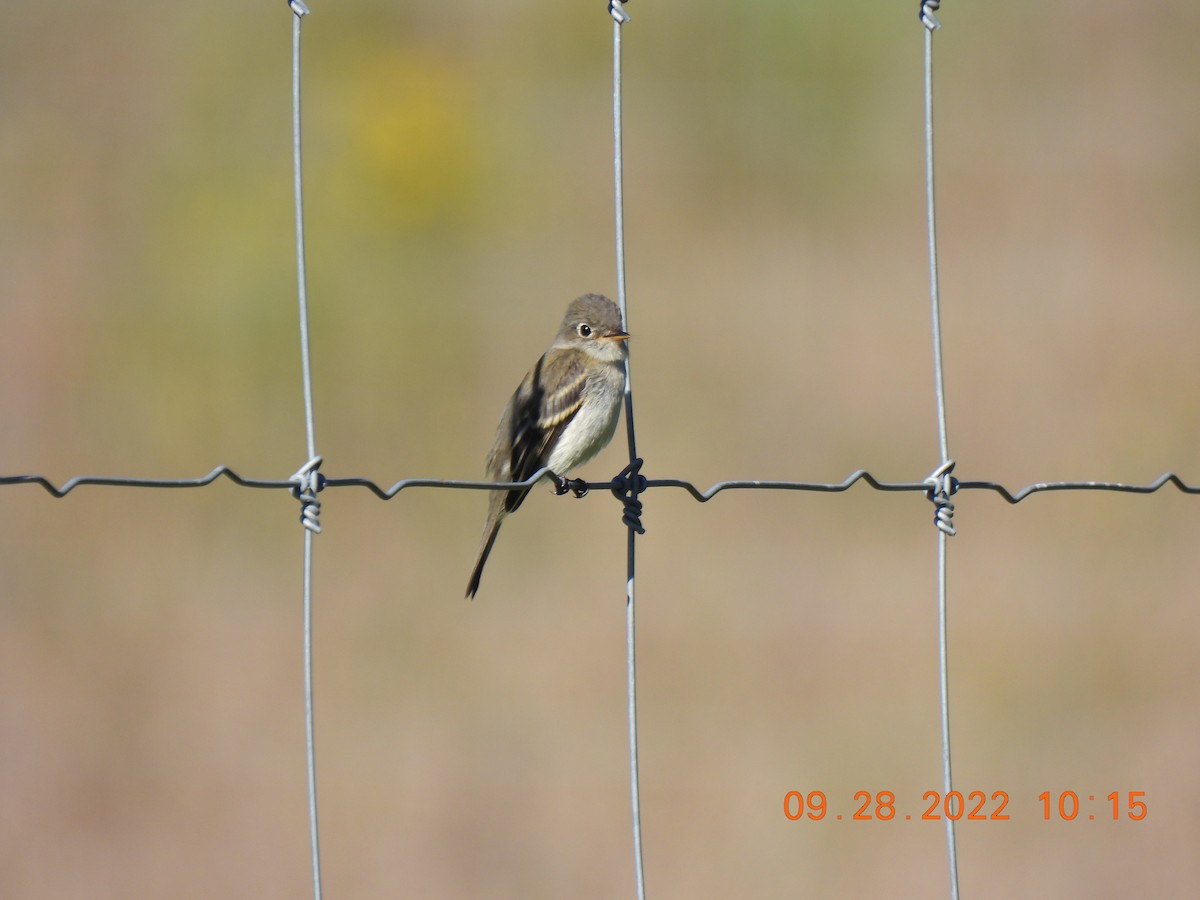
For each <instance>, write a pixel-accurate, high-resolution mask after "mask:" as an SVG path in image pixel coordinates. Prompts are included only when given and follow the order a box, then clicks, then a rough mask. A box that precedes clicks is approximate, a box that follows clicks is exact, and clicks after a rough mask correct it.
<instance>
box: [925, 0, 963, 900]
mask: <svg viewBox="0 0 1200 900" xmlns="http://www.w3.org/2000/svg"><path fill="white" fill-rule="evenodd" d="M939 5H940V2H939V0H923V2H922V3H921V24H922V25H924V26H925V211H926V221H927V224H928V230H929V305H930V318H931V320H932V325H933V373H934V378H933V380H934V395H935V399H936V402H937V420H938V443H939V445H940V448H941V452H942V462H941V465H939V466H938V467H937V468H936V469H935V470H934V472H933V474H932V475H930V476H929V479H928V482H929V499H930V500H932V501H933V503H934V507H935V509H936V512H935V513H934V522H935V524H936V525H937V529H938V607H937V609H938V613H937V619H938V686H939V694H940V701H941V702H940V707H941V724H942V788H943V796H945V797H949V796H950V795H951V791H952V790H953V787H954V779H953V776H952V774H951V763H950V673H949V647H948V641H947V633H946V620H947V590H946V554H947V544H946V541H947V540H949V538H951V537H952V536H953V535H954V531H955V529H954V522H953V517H954V504H953V503H952V502H951V500H950V497H951V496H952V495H953V493H954V479H953V476H952V475H951V474H950V473H951V472H953V471H954V460H953V459H951V457H950V438H949V435H948V430H947V427H946V384H945V376H944V373H943V367H942V313H941V303H940V298H939V294H938V258H937V225H936V216H935V204H934V167H933V33H934V31H936V30H937V29H938V28H940V27H941V23H940V22H939V21H938V20H937V17H936V16H935V15H934V12H935V11H936V10H937V8H938V7H939ZM956 819H957V816H955V817H953V818H952V817H951V816H949V815H947V816H946V818H945V822H946V863H947V867H948V869H949V873H950V897H951V898H952V900H958V849H957V841H956V840H955V834H954V831H955V820H956Z"/></svg>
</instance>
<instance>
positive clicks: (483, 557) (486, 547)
mask: <svg viewBox="0 0 1200 900" xmlns="http://www.w3.org/2000/svg"><path fill="white" fill-rule="evenodd" d="M503 519H504V516H503V515H498V516H496V517H495V520H494V521H490V522H489V523H488V530H487V533H486V534H484V536H483V543H482V544H481V545H480V547H479V559H477V560H476V561H475V568H474V570H473V571H472V572H471V580H470V581H468V582H467V599H469V600H471V599H474V597H475V592H476V591H478V590H479V579H480V577H481V576H482V575H483V564H484V563H486V562H487V558H488V554H489V553H491V552H492V544H494V543H496V535H498V534H499V533H500V522H501V521H502V520H503Z"/></svg>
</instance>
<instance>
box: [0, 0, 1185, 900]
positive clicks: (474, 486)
mask: <svg viewBox="0 0 1200 900" xmlns="http://www.w3.org/2000/svg"><path fill="white" fill-rule="evenodd" d="M939 5H940V4H939V2H938V0H923V2H921V3H920V5H919V17H920V21H921V23H922V25H923V27H924V48H925V53H924V91H925V94H924V96H925V105H924V116H925V123H924V124H925V128H924V134H925V179H926V181H925V183H926V215H927V223H928V251H929V288H930V313H931V324H932V339H933V341H932V347H933V369H934V383H935V402H936V408H937V425H938V434H937V437H938V446H939V456H940V462H939V463H938V465H937V466H936V467H935V468H934V470H933V472H932V474H931V475H930V476H929V477H927V478H924V479H922V480H919V481H901V482H895V481H885V480H882V479H880V478H877V477H876V476H875V475H873V474H872V473H871V472H869V471H867V470H865V469H858V470H856V471H854V472H852V473H851V474H849V475H848V476H847V477H846V478H845V479H844V480H842V481H839V482H807V481H795V480H774V481H766V480H725V481H719V482H716V483H714V484H711V485H709V486H708V487H702V486H698V485H697V484H695V483H693V482H691V481H688V480H684V479H677V478H656V477H648V476H645V475H643V474H642V473H641V469H642V467H643V465H644V463H643V461H642V459H641V458H639V456H638V449H637V442H636V436H635V429H634V421H635V420H634V403H633V392H632V379H631V377H629V372H628V368H627V378H626V388H625V397H624V411H625V417H624V418H625V423H626V435H627V444H628V458H629V465H628V466H627V467H626V468H625V469H624V470H623V471H622V472H621V473H619V474H618V475H617V476H615V477H614V478H613V479H612V480H610V481H604V482H588V481H582V480H577V481H575V482H572V486H573V487H574V488H576V489H577V490H578V491H581V492H582V491H589V490H590V491H609V492H611V493H612V494H613V495H614V496H615V497H616V498H617V499H618V500H619V501H620V502H621V504H622V505H623V507H624V518H623V523H624V525H625V526H626V530H627V535H628V544H627V578H626V614H627V618H626V637H627V640H626V651H627V667H626V672H627V694H628V726H629V764H630V796H631V813H632V841H633V856H634V871H635V876H636V892H637V896H638V897H639V898H644V897H646V896H647V887H646V878H645V871H644V860H643V846H642V823H641V811H640V790H639V763H638V715H637V701H636V696H637V668H636V654H635V649H636V637H635V615H634V613H635V570H636V566H635V560H636V552H635V551H636V546H637V541H636V539H637V536H638V535H639V534H641V533H643V532H644V529H643V527H642V524H641V521H640V515H639V514H640V511H641V508H642V502H641V500H640V499H639V498H640V497H641V496H642V495H643V494H649V493H653V492H656V491H658V490H660V489H675V490H681V491H684V492H686V493H687V494H688V495H689V496H690V497H692V498H693V499H694V500H696V501H697V502H699V503H707V502H708V501H710V500H712V499H713V498H714V497H716V496H717V495H718V494H721V493H725V492H731V491H772V492H813V493H832V494H838V493H843V492H846V491H849V490H851V489H852V488H854V487H855V486H856V485H859V484H860V483H861V484H863V485H865V486H866V487H868V488H870V489H872V490H875V491H879V492H908V493H919V494H922V495H924V496H925V497H927V498H928V499H929V500H930V502H931V503H932V505H933V517H932V518H933V524H934V526H935V528H936V530H937V539H938V547H939V553H938V622H937V628H938V662H939V673H940V679H939V701H940V708H941V738H942V763H943V791H944V796H946V797H949V796H950V795H951V793H952V792H953V791H954V789H955V786H954V780H953V778H952V775H951V752H950V734H951V728H950V718H949V695H950V678H949V674H948V666H947V657H948V638H947V609H948V597H947V588H946V568H947V549H948V539H949V538H950V537H952V536H953V535H954V534H955V525H954V521H953V514H954V505H953V502H952V498H953V497H954V496H956V495H957V494H959V493H961V492H965V491H983V492H993V493H996V494H998V495H999V496H1000V497H1002V498H1003V499H1004V500H1005V501H1007V502H1008V503H1009V504H1017V503H1020V502H1021V501H1023V500H1025V499H1027V498H1029V497H1031V496H1032V495H1034V494H1038V493H1050V492H1061V491H1107V492H1116V493H1132V494H1154V493H1156V492H1158V491H1160V490H1162V489H1163V488H1166V487H1168V486H1171V487H1174V488H1176V489H1177V490H1178V491H1179V492H1181V493H1183V494H1185V495H1196V494H1200V485H1193V484H1189V483H1188V482H1187V481H1185V480H1184V479H1183V478H1181V477H1180V476H1178V475H1176V474H1174V473H1172V472H1166V473H1164V474H1162V475H1161V476H1159V477H1158V478H1156V479H1155V480H1153V481H1151V482H1148V483H1142V484H1135V483H1123V482H1111V481H1082V480H1081V481H1054V482H1039V483H1034V484H1029V485H1026V486H1023V487H1010V486H1005V485H1003V484H1001V483H999V482H996V481H990V480H986V479H961V480H960V479H959V478H958V477H956V476H955V475H954V469H955V462H954V460H953V458H952V457H951V455H950V450H949V438H948V425H947V414H946V401H945V380H944V371H943V357H942V331H941V303H940V296H939V284H938V282H939V276H938V246H937V232H936V227H935V213H936V204H935V192H934V186H935V172H936V169H935V165H934V134H935V132H934V106H933V96H934V74H933V73H934V70H933V41H934V33H935V31H937V30H938V29H939V28H940V27H941V23H940V22H939V21H938V19H937V17H936V13H937V11H938V9H939ZM607 6H608V13H609V15H610V17H611V19H612V23H613V108H612V115H613V126H614V129H613V141H614V182H613V185H614V201H615V205H614V222H615V238H616V240H615V247H616V283H617V294H618V305H619V307H620V309H621V313H622V317H623V319H624V321H625V323H626V328H629V324H628V323H629V302H628V292H627V285H626V247H625V236H624V181H623V159H624V150H623V133H622V118H623V116H622V31H623V26H625V25H626V24H627V23H628V22H629V21H630V15H629V13H628V12H627V10H626V9H625V6H624V4H622V3H621V2H620V0H608V3H607ZM288 7H289V9H290V10H291V12H292V23H291V24H292V38H293V43H292V47H293V54H292V89H293V90H292V98H293V109H292V124H293V147H294V200H295V225H296V265H297V294H298V307H299V308H298V320H299V325H300V345H301V377H302V388H303V396H304V412H305V427H306V436H307V441H306V448H305V455H306V458H307V461H306V462H305V463H304V464H303V465H302V466H301V467H300V469H299V470H298V471H297V472H296V473H295V474H293V475H292V476H290V477H288V478H253V477H247V476H244V475H242V474H239V473H238V472H236V471H234V470H233V469H232V468H229V467H227V466H218V467H216V468H214V469H212V470H211V471H209V472H208V473H207V474H204V475H201V476H199V477H195V478H173V479H165V478H140V477H119V476H90V475H83V476H77V477H73V478H70V479H68V480H67V481H65V482H62V483H55V482H53V481H52V480H50V479H49V478H47V477H45V476H43V475H39V474H25V475H0V486H8V487H15V486H20V485H29V486H37V487H40V488H42V489H44V490H45V491H46V492H47V493H49V494H50V495H51V496H53V497H55V498H59V499H61V498H65V497H67V496H68V495H69V494H71V493H72V492H74V491H76V490H78V489H81V488H93V487H96V488H144V489H183V488H200V487H206V486H209V485H212V484H214V483H216V482H218V481H220V480H222V479H224V480H227V481H230V482H232V483H233V484H235V485H237V486H238V487H243V488H252V489H259V490H281V491H289V492H290V493H291V494H292V495H293V496H294V497H295V498H296V499H297V500H298V502H299V504H300V520H301V522H302V524H303V526H304V563H303V592H304V597H303V601H304V607H303V656H304V704H305V744H306V759H307V774H308V798H309V833H310V843H311V860H312V891H313V895H314V897H316V898H320V897H321V896H322V883H321V853H320V841H319V836H318V835H319V832H318V821H319V816H318V805H317V772H318V767H317V756H316V751H315V742H314V731H315V727H314V704H313V669H312V605H313V592H312V564H313V542H314V537H315V535H317V534H319V533H320V532H321V527H322V526H321V520H320V507H321V504H320V500H319V497H320V495H321V494H322V493H324V492H327V491H330V490H338V489H342V488H357V489H362V490H366V491H368V492H370V493H371V494H373V495H374V496H375V497H377V498H379V499H380V500H391V499H394V498H396V497H398V496H399V495H400V494H401V493H402V492H405V491H410V490H414V489H452V490H475V491H495V490H509V489H513V488H528V487H532V486H534V485H535V484H536V483H538V482H539V481H540V480H541V479H542V478H543V477H544V476H545V475H546V474H547V470H544V469H543V470H541V471H539V472H537V473H535V474H534V475H533V476H531V477H530V478H528V479H526V480H524V481H521V482H509V483H503V484H497V483H494V482H489V481H478V480H463V479H448V478H405V479H402V480H400V481H397V482H394V483H392V484H390V485H383V484H380V483H377V482H376V481H373V480H371V479H368V478H363V477H353V476H348V477H347V476H328V475H326V474H324V473H322V472H321V471H320V467H321V465H322V458H321V456H320V455H319V454H318V448H317V441H316V428H315V415H314V403H313V383H312V371H311V361H310V342H309V307H308V297H307V274H306V251H305V232H304V203H303V177H302V165H301V164H302V129H301V94H300V84H301V54H300V49H301V33H302V29H301V25H302V22H303V21H304V19H305V17H306V16H307V15H308V14H309V12H310V11H309V8H308V7H307V6H306V5H305V4H304V3H303V2H301V0H288ZM627 367H628V363H627ZM785 808H786V801H785ZM947 809H949V807H947ZM961 812H962V810H961V804H960V809H959V814H960V815H961ZM958 818H959V816H958V815H955V816H951V815H947V816H946V817H945V829H946V858H947V864H948V869H949V894H950V896H951V897H954V898H957V897H958V895H959V881H958V860H957V849H956V837H955V823H956V821H957V819H958Z"/></svg>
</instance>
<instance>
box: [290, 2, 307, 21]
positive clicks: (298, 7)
mask: <svg viewBox="0 0 1200 900" xmlns="http://www.w3.org/2000/svg"><path fill="white" fill-rule="evenodd" d="M288 6H289V7H291V10H292V12H294V13H295V14H296V18H297V19H302V18H304V17H305V16H307V15H308V13H309V9H308V7H307V6H305V5H304V0H288Z"/></svg>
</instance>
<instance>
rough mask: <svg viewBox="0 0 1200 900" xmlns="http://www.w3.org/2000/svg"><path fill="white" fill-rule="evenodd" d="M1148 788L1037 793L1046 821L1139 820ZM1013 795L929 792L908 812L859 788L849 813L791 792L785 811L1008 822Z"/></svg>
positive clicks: (818, 795)
mask: <svg viewBox="0 0 1200 900" xmlns="http://www.w3.org/2000/svg"><path fill="white" fill-rule="evenodd" d="M1145 797H1146V792H1145V791H1126V792H1124V793H1122V792H1121V791H1112V792H1111V793H1109V794H1107V795H1103V796H1101V797H1100V798H1099V800H1098V799H1097V795H1096V794H1080V793H1078V792H1076V791H1061V792H1059V793H1058V794H1052V793H1051V792H1050V791H1043V792H1042V793H1041V794H1039V795H1038V798H1037V799H1038V800H1039V801H1041V813H1042V819H1043V820H1044V821H1047V822H1048V821H1051V820H1054V821H1064V822H1071V821H1075V820H1076V819H1085V820H1088V821H1095V820H1096V819H1097V818H1100V819H1108V820H1110V821H1114V822H1115V821H1119V820H1122V819H1129V820H1131V821H1134V822H1139V821H1141V820H1142V819H1145V818H1146V815H1147V813H1148V807H1147V805H1146V799H1145ZM1009 802H1010V798H1009V795H1008V792H1007V791H991V792H988V791H968V792H966V793H964V792H962V791H947V792H945V793H944V794H943V792H941V791H925V793H923V794H922V795H921V803H920V804H918V805H916V806H915V807H913V808H912V810H911V811H910V812H904V811H903V810H902V809H900V808H899V807H898V806H897V800H896V795H895V793H894V792H892V791H856V792H855V794H854V801H853V803H852V804H850V805H849V806H848V807H847V808H846V811H845V813H844V814H843V813H838V812H834V811H832V810H831V809H830V806H829V799H828V797H827V796H826V794H825V792H824V791H808V792H804V791H788V792H787V793H786V794H784V795H783V814H784V816H785V817H786V818H788V819H789V820H791V821H793V822H797V821H801V820H804V819H807V820H810V821H814V822H818V821H821V820H822V819H825V818H827V817H828V818H831V819H834V820H836V821H842V820H843V819H846V820H849V821H851V822H891V821H894V820H900V821H911V820H913V819H916V820H918V821H922V820H923V821H937V822H940V821H945V820H947V819H949V820H950V821H954V822H957V821H959V820H963V821H967V822H1006V821H1008V820H1009V819H1010V818H1011V815H1010V814H1009V812H1008V807H1009Z"/></svg>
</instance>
